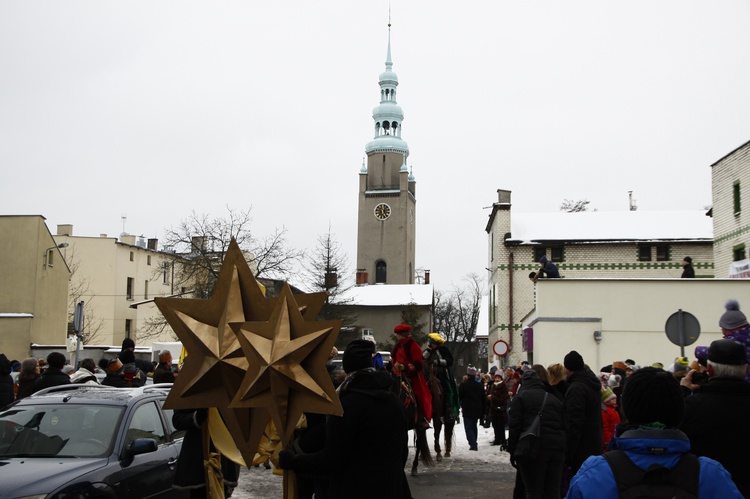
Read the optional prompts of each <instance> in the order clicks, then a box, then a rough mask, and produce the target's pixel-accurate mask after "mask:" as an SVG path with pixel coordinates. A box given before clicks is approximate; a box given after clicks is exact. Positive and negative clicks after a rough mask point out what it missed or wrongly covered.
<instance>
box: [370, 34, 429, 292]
mask: <svg viewBox="0 0 750 499" xmlns="http://www.w3.org/2000/svg"><path fill="white" fill-rule="evenodd" d="M378 83H379V85H380V104H379V105H378V106H377V107H375V109H373V111H372V118H373V121H374V127H375V128H374V133H375V136H374V138H373V140H372V141H371V142H369V143H368V144H367V146H366V147H365V153H366V154H367V163H364V161H363V164H362V169H361V170H360V172H359V215H358V228H357V283H358V284H414V272H415V266H414V255H415V243H416V241H415V235H416V204H417V199H416V182H415V180H414V176H413V175H412V174H411V172H410V171H409V168H408V167H407V159H408V158H409V146H408V145H407V144H406V142H405V141H404V140H403V139H402V138H401V124H402V122H403V121H404V112H403V111H402V110H401V107H400V106H399V105H398V104H397V103H396V93H397V92H396V89H397V87H398V77H397V76H396V73H394V72H393V62H392V61H391V25H390V23H389V24H388V53H387V56H386V61H385V71H384V72H383V73H381V74H380V79H379V82H378Z"/></svg>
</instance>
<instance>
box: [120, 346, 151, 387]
mask: <svg viewBox="0 0 750 499" xmlns="http://www.w3.org/2000/svg"><path fill="white" fill-rule="evenodd" d="M120 361H121V362H122V373H123V376H124V378H125V384H126V385H127V386H143V385H145V384H146V373H144V372H143V371H141V370H140V369H138V366H136V364H135V354H134V353H133V352H131V351H130V350H125V351H124V352H121V353H120Z"/></svg>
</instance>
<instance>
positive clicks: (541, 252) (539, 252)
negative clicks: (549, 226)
mask: <svg viewBox="0 0 750 499" xmlns="http://www.w3.org/2000/svg"><path fill="white" fill-rule="evenodd" d="M546 254H547V248H545V247H544V246H534V262H538V261H539V259H540V258H541V257H543V256H545V255H546Z"/></svg>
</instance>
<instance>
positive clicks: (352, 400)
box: [291, 368, 411, 499]
mask: <svg viewBox="0 0 750 499" xmlns="http://www.w3.org/2000/svg"><path fill="white" fill-rule="evenodd" d="M392 384H393V379H392V378H391V375H390V374H389V373H388V372H387V371H382V370H377V371H376V370H375V369H373V368H366V369H361V370H359V371H354V372H353V373H351V374H350V375H349V376H348V377H347V379H346V380H345V381H344V383H342V385H341V387H340V388H339V399H340V400H341V405H342V406H343V408H344V415H343V416H329V418H328V422H327V424H326V443H325V449H324V450H322V451H320V452H317V453H314V454H297V455H295V456H294V458H293V461H292V466H291V469H293V470H295V471H298V472H301V473H325V472H328V473H330V476H331V489H332V490H331V497H333V498H344V497H347V498H348V497H357V498H365V499H366V498H373V499H374V498H380V497H391V498H396V499H398V498H409V497H411V494H410V493H409V487H408V482H407V481H406V475H405V474H404V465H405V464H406V459H407V457H408V453H409V449H408V437H407V431H408V430H407V421H406V411H405V410H404V404H403V403H402V402H401V400H399V398H398V397H397V396H396V395H395V394H394V393H393V392H392V391H391V386H392Z"/></svg>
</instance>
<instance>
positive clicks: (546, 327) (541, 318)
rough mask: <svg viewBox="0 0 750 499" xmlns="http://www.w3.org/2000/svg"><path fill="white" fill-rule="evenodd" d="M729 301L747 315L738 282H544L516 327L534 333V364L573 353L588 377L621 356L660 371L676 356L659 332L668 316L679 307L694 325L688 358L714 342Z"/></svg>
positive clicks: (748, 303)
mask: <svg viewBox="0 0 750 499" xmlns="http://www.w3.org/2000/svg"><path fill="white" fill-rule="evenodd" d="M730 298H735V299H737V300H739V302H740V306H741V307H742V306H744V309H743V311H744V312H745V313H750V286H748V284H747V282H746V281H744V280H741V279H689V280H688V279H549V280H544V281H539V282H538V283H537V306H536V309H535V311H534V312H532V314H530V315H529V316H528V317H527V318H526V319H525V320H524V324H523V326H524V327H529V326H531V327H533V329H534V352H533V362H534V363H538V364H542V365H545V366H547V365H549V364H554V363H557V362H560V363H562V361H563V357H564V356H565V354H566V353H568V352H569V351H570V350H577V351H578V352H579V353H580V354H581V355H582V356H583V359H584V361H585V362H586V363H587V364H589V365H590V367H591V368H592V369H593V370H594V371H596V370H598V369H599V368H600V367H601V366H604V365H607V364H610V363H612V362H613V361H616V360H624V359H626V358H630V359H633V360H635V361H636V363H637V364H638V365H641V366H644V365H650V364H652V363H654V362H662V363H663V364H665V366H666V365H667V364H669V363H671V362H673V361H674V358H675V357H677V356H678V355H680V347H679V346H677V345H674V344H673V343H672V342H670V341H669V339H668V338H667V336H666V334H665V324H666V321H667V319H668V318H669V316H670V315H672V314H673V313H675V312H677V311H678V310H679V309H682V310H683V311H685V312H690V313H691V314H693V315H694V316H695V317H696V318H697V319H698V322H699V323H700V327H701V333H700V336H699V338H698V340H697V341H696V342H695V343H694V344H693V345H691V346H687V347H685V355H686V356H688V357H689V358H693V351H694V350H695V347H696V346H698V345H708V344H709V343H710V342H711V341H713V340H715V339H719V338H721V330H720V329H719V324H718V323H719V317H721V314H723V313H724V311H725V309H724V304H725V302H726V301H727V300H728V299H730ZM594 331H601V332H602V340H601V342H599V343H597V342H596V341H595V340H594ZM516 344H517V345H519V346H518V349H520V339H519V341H518V342H517V343H516ZM524 357H525V355H524Z"/></svg>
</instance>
